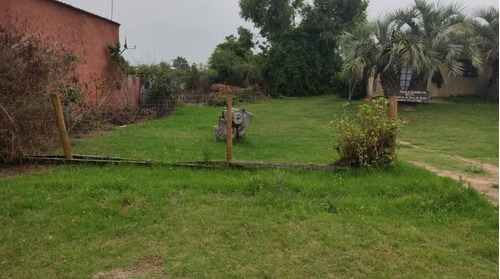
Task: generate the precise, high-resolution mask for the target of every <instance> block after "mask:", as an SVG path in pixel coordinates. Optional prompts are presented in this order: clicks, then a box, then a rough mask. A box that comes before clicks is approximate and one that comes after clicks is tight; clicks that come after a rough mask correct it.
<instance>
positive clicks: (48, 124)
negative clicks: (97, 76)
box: [0, 27, 78, 161]
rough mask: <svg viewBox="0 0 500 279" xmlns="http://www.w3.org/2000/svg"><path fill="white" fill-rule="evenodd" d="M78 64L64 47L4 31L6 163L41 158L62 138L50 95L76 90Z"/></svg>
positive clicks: (1, 105) (1, 92)
mask: <svg viewBox="0 0 500 279" xmlns="http://www.w3.org/2000/svg"><path fill="white" fill-rule="evenodd" d="M76 61H77V59H76V57H75V56H74V55H73V54H72V53H69V52H65V51H64V49H63V48H62V47H61V46H60V45H59V44H58V43H55V42H51V43H44V42H41V41H39V40H37V39H36V38H34V37H31V36H19V35H16V34H13V33H10V32H7V31H5V30H4V29H3V28H1V27H0V160H3V161H9V160H12V159H14V158H16V157H20V156H26V155H34V154H40V153H41V152H44V151H45V150H47V148H48V147H49V145H50V144H51V143H52V142H53V140H54V139H56V138H57V136H58V134H57V130H56V127H55V124H54V123H55V120H54V112H53V108H52V105H51V102H50V94H51V93H59V94H67V93H68V89H70V88H71V89H72V92H73V93H74V92H75V90H73V89H74V88H76V87H74V86H73V83H74V82H76V78H75V75H74V63H75V62H76ZM76 91H78V90H76ZM71 97H74V96H69V95H66V98H67V99H66V100H65V101H70V100H69V99H70V98H71ZM63 101H64V100H63Z"/></svg>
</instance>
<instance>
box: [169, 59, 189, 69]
mask: <svg viewBox="0 0 500 279" xmlns="http://www.w3.org/2000/svg"><path fill="white" fill-rule="evenodd" d="M172 67H174V68H176V69H177V70H185V71H188V70H189V69H190V67H189V63H188V61H187V59H186V58H184V57H182V56H177V58H175V59H174V60H173V61H172Z"/></svg>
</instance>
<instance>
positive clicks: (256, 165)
mask: <svg viewBox="0 0 500 279" xmlns="http://www.w3.org/2000/svg"><path fill="white" fill-rule="evenodd" d="M78 157H79V158H78ZM78 157H76V156H75V158H73V159H66V158H64V157H62V156H46V157H43V156H34V157H27V158H21V159H20V160H19V161H18V163H38V164H93V165H118V164H129V165H141V166H167V167H192V168H205V169H225V168H228V167H230V168H239V169H306V170H324V171H340V170H346V169H348V168H347V167H339V166H332V165H325V164H311V163H280V162H227V161H209V162H154V161H140V160H133V159H124V158H106V157H99V158H100V159H93V158H85V157H92V156H81V155H78Z"/></svg>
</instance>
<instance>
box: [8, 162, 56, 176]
mask: <svg viewBox="0 0 500 279" xmlns="http://www.w3.org/2000/svg"><path fill="white" fill-rule="evenodd" d="M48 168H49V167H48V166H43V165H2V164H0V178H6V177H14V176H19V175H25V174H36V173H41V172H44V171H46V170H47V169H48Z"/></svg>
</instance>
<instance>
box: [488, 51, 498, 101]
mask: <svg viewBox="0 0 500 279" xmlns="http://www.w3.org/2000/svg"><path fill="white" fill-rule="evenodd" d="M491 67H492V69H491V76H490V81H489V83H488V89H487V90H488V91H487V93H486V94H487V95H486V98H487V100H488V101H490V102H494V103H496V102H498V59H497V60H495V61H493V63H491Z"/></svg>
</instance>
